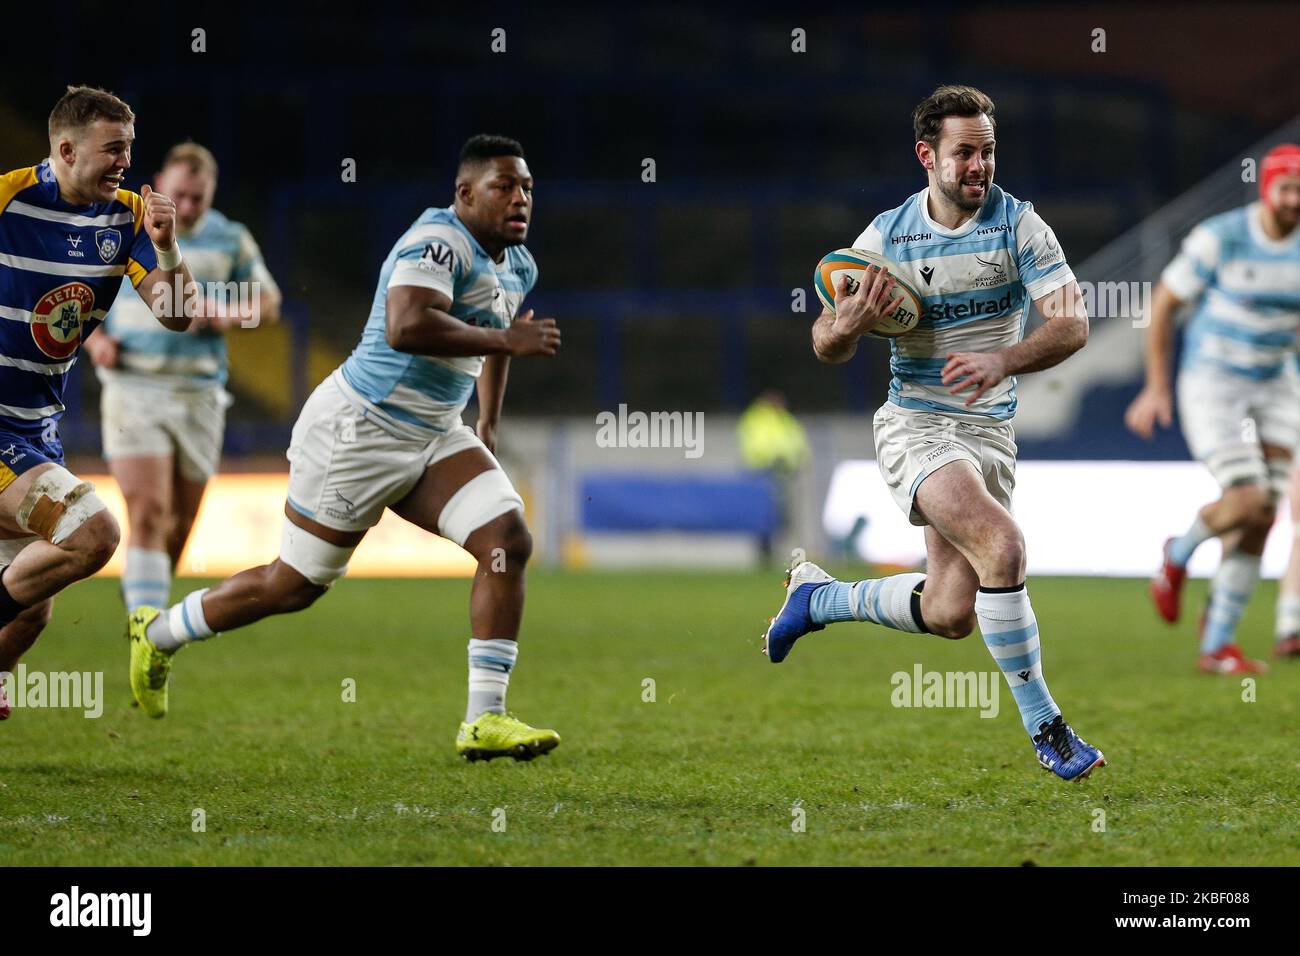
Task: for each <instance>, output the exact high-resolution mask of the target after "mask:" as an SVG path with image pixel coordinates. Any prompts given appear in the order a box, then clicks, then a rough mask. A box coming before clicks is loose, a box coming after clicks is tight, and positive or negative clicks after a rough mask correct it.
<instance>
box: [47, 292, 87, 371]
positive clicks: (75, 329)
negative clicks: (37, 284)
mask: <svg viewBox="0 0 1300 956" xmlns="http://www.w3.org/2000/svg"><path fill="white" fill-rule="evenodd" d="M94 305H95V293H94V292H93V291H92V290H91V288H90V286H88V285H86V284H85V283H83V282H69V283H67V284H66V285H61V286H59V287H58V288H57V289H53V290H51V291H49V292H47V293H45V295H43V296H41V301H39V302H37V303H36V308H34V309H32V338H33V339H35V340H36V346H37V348H39V349H40V350H41V351H42V352H44V353H45V354H46V355H48V356H49V357H50V358H56V359H65V358H67V357H68V356H69V355H71V354H72V353H73V352H75V351H77V346H79V345H80V344H81V328H82V326H83V325H84V324H85V321H86V319H88V318H89V317H90V310H91V309H92V308H93V307H94Z"/></svg>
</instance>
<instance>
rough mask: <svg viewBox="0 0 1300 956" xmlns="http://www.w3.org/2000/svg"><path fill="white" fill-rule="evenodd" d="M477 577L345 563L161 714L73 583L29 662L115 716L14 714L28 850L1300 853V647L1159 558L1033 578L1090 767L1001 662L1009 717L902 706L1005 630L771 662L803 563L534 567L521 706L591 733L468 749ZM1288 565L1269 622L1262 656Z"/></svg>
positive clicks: (1215, 857) (103, 610)
mask: <svg viewBox="0 0 1300 956" xmlns="http://www.w3.org/2000/svg"><path fill="white" fill-rule="evenodd" d="M846 573H847V574H849V575H851V576H855V577H861V576H863V574H862V572H861V570H860V569H859V570H858V571H857V572H846ZM190 583H191V582H181V584H182V585H188V584H190ZM468 588H469V585H468V582H467V581H463V580H452V581H376V580H346V581H343V582H341V583H340V584H339V585H338V586H337V587H336V588H335V589H334V590H333V591H332V592H331V593H330V594H329V595H327V596H326V597H325V598H323V599H322V600H321V601H320V602H319V603H318V604H317V605H316V606H315V607H313V608H311V609H310V610H308V611H306V612H304V613H302V614H298V615H293V616H289V617H283V618H276V619H272V620H269V621H265V622H262V623H261V624H259V625H256V626H254V627H252V628H249V629H247V630H245V631H242V632H235V633H232V634H227V635H225V636H223V637H221V638H219V639H217V640H215V641H212V642H210V643H208V644H206V645H202V646H196V647H192V648H188V649H186V650H184V651H183V652H182V653H181V656H180V657H179V658H178V660H177V663H176V667H175V670H174V672H173V673H174V677H173V685H172V692H171V714H170V715H169V716H168V717H167V718H166V719H165V720H162V721H150V720H149V719H147V718H145V717H144V716H143V715H142V714H141V713H139V712H138V711H136V710H135V709H133V708H132V707H130V706H129V703H130V691H129V689H128V687H127V682H126V662H127V651H126V645H125V641H124V640H123V638H122V620H123V615H122V613H121V611H120V605H119V603H118V598H117V591H116V582H115V581H107V580H101V581H91V582H85V583H83V584H80V585H78V586H76V587H74V588H73V589H72V590H71V591H70V592H68V593H67V594H65V595H64V596H62V597H61V598H60V599H59V601H58V602H57V606H56V610H55V621H54V623H53V624H52V625H51V628H50V629H49V630H48V631H47V632H46V634H45V636H44V637H43V638H42V640H41V641H40V643H38V644H37V646H36V647H35V648H34V650H33V651H32V652H31V653H29V655H28V656H27V658H26V659H25V661H24V663H25V664H26V665H27V667H28V668H29V669H33V670H42V671H68V670H79V671H85V670H92V671H93V670H102V671H103V672H104V692H105V698H106V703H105V705H104V712H103V715H102V716H101V717H100V718H98V719H85V718H84V717H83V716H82V715H81V712H80V711H74V710H66V709H62V710H60V709H22V710H16V711H15V713H14V716H13V718H12V719H10V720H9V721H7V722H6V723H3V724H0V863H3V864H8V865H14V864H19V865H21V864H74V865H103V864H115V865H133V864H163V865H170V864H204V865H227V864H240V865H248V864H280V865H284V864H289V865H299V864H307V865H311V864H370V865H384V864H501V865H526V864H561V865H573V864H741V865H745V864H756V865H769V864H852V865H863V864H873V865H884V864H982V865H1020V864H1025V863H1031V862H1032V863H1034V864H1038V865H1062V864H1118V865H1129V866H1132V865H1143V864H1172V865H1205V864H1218V865H1223V864H1228V865H1235V864H1243V865H1245V864H1252V865H1258V864H1295V863H1297V862H1298V861H1300V817H1298V816H1297V814H1296V812H1295V798H1296V780H1297V778H1298V777H1300V774H1298V772H1297V771H1298V770H1300V755H1298V753H1297V747H1296V741H1297V735H1296V727H1297V725H1298V724H1300V720H1298V718H1300V664H1296V663H1292V664H1289V665H1288V664H1287V663H1286V662H1282V663H1279V664H1275V665H1274V667H1273V669H1272V671H1271V672H1270V673H1268V674H1265V675H1263V676H1262V677H1260V678H1259V680H1258V683H1257V687H1256V690H1255V694H1256V700H1255V701H1254V702H1247V701H1244V700H1243V687H1242V684H1241V681H1240V679H1237V678H1215V677H1209V676H1204V675H1201V674H1198V673H1196V672H1195V670H1194V666H1193V665H1194V661H1195V646H1194V638H1193V637H1192V630H1193V625H1194V619H1195V609H1196V608H1197V607H1198V606H1199V602H1200V601H1201V600H1202V599H1203V595H1204V584H1203V583H1201V582H1194V583H1193V584H1192V585H1191V586H1190V588H1189V590H1190V593H1189V594H1188V595H1187V600H1188V604H1187V608H1188V611H1189V613H1188V618H1189V620H1187V621H1186V622H1185V623H1184V624H1183V625H1181V626H1180V628H1179V629H1178V630H1176V631H1175V630H1171V629H1169V628H1167V627H1166V626H1165V625H1164V624H1162V623H1160V622H1159V621H1157V619H1156V618H1155V615H1154V612H1153V611H1152V610H1151V608H1150V607H1149V605H1148V603H1147V599H1146V595H1145V585H1144V583H1142V582H1136V581H1106V580H1070V579H1039V580H1034V581H1031V582H1030V591H1031V594H1032V596H1033V599H1034V606H1035V610H1036V612H1037V615H1038V619H1039V622H1040V625H1041V627H1042V634H1043V648H1044V665H1045V668H1046V674H1047V677H1048V680H1049V682H1050V686H1051V689H1052V693H1053V694H1054V696H1055V697H1056V700H1057V702H1058V703H1060V704H1061V706H1062V707H1063V708H1064V711H1065V714H1066V718H1067V719H1068V720H1070V721H1071V722H1072V723H1073V724H1074V726H1075V727H1076V729H1077V730H1078V731H1079V732H1080V733H1081V734H1082V735H1083V736H1084V737H1085V739H1087V740H1089V741H1091V742H1092V743H1094V744H1096V745H1097V746H1099V747H1101V748H1102V749H1103V750H1104V751H1105V753H1106V755H1107V758H1108V760H1109V763H1110V766H1108V767H1106V768H1104V769H1102V770H1099V771H1097V772H1096V773H1095V774H1094V775H1093V778H1092V779H1091V780H1088V781H1084V782H1083V783H1081V784H1077V785H1071V784H1065V783H1063V782H1061V781H1059V780H1057V779H1056V778H1055V777H1052V776H1050V775H1048V774H1045V773H1043V772H1041V771H1040V770H1039V769H1038V767H1037V765H1036V762H1035V760H1034V756H1033V752H1032V749H1031V748H1030V746H1029V744H1028V741H1027V739H1026V737H1025V734H1024V731H1023V729H1022V728H1021V726H1020V721H1019V719H1018V717H1017V715H1016V711H1015V705H1014V702H1013V701H1012V699H1011V695H1010V692H1009V691H1008V690H1007V689H1006V686H1005V684H1001V683H1000V681H1001V678H1000V677H999V688H998V689H999V695H1000V696H999V701H1000V706H1001V713H1000V714H999V715H998V716H997V717H996V718H993V719H984V718H981V717H980V716H979V712H978V710H976V709H955V708H949V709H933V708H920V709H911V708H896V707H894V706H893V704H892V703H891V697H892V695H893V694H894V685H893V684H892V683H891V675H893V674H894V673H896V672H900V671H901V672H907V673H909V674H910V673H911V672H913V669H914V667H915V665H916V664H918V663H920V664H921V665H922V666H923V667H924V668H925V669H926V670H928V671H932V670H937V671H950V670H951V671H984V672H992V671H994V667H993V665H992V662H991V659H990V657H989V656H988V653H987V651H986V650H985V648H984V645H983V643H982V642H981V641H980V638H979V636H978V634H976V635H973V636H972V637H970V638H968V639H967V640H965V641H960V642H949V641H944V640H941V639H938V638H934V637H928V636H918V635H903V634H896V633H893V632H888V631H885V630H884V629H881V628H876V627H872V626H870V625H865V624H858V625H855V624H843V625H837V626H835V627H832V628H829V629H827V630H826V631H823V632H820V633H817V634H814V635H811V636H809V637H807V638H805V639H804V640H803V641H801V642H800V645H799V646H798V647H797V648H796V649H795V650H794V652H793V653H792V654H791V656H790V658H789V660H787V661H786V662H785V663H784V664H781V665H780V666H772V665H771V664H769V663H768V662H767V661H766V659H764V658H763V657H762V656H761V655H760V653H759V648H760V645H761V640H760V637H759V635H760V633H761V632H762V630H763V628H764V626H765V622H766V620H767V617H768V616H769V615H771V614H773V613H775V611H776V608H777V607H778V606H779V604H780V599H781V594H782V592H781V588H780V573H779V572H776V573H775V574H770V573H769V574H692V575H684V574H672V573H651V574H599V575H597V574H559V573H551V574H545V573H537V574H533V575H531V576H530V579H529V597H528V610H527V614H526V618H525V630H524V634H523V641H522V647H521V652H520V659H519V665H518V667H517V669H516V671H515V674H514V679H513V682H512V685H511V688H510V707H511V709H512V710H513V711H514V712H516V713H517V714H519V715H520V716H521V717H522V718H523V719H525V720H527V721H529V722H530V723H533V724H536V725H540V726H551V727H555V728H556V729H557V730H559V731H560V734H561V735H562V736H563V738H564V740H563V743H562V745H561V746H560V748H559V749H558V750H557V751H556V752H555V753H553V754H552V755H550V756H549V757H545V758H542V759H539V760H537V761H534V762H533V763H530V764H522V763H515V762H513V761H510V760H500V759H499V760H495V761H493V762H491V763H488V764H483V763H480V764H474V765H470V764H467V763H465V762H463V761H461V760H460V759H458V758H457V757H456V756H455V755H454V752H453V750H452V743H453V738H454V735H455V732H456V727H457V724H458V721H459V719H460V717H461V715H462V713H463V708H464V698H465V656H466V654H465V644H466V641H467V639H468V636H469V635H468V625H467V619H466V614H467V603H468ZM176 593H177V594H179V593H181V589H180V588H179V587H178V588H177V592H176ZM1275 593H1276V592H1275V587H1274V586H1273V585H1271V584H1269V585H1266V586H1265V587H1262V588H1261V590H1260V593H1259V594H1258V595H1257V596H1256V598H1255V600H1254V602H1253V603H1252V605H1251V608H1250V610H1249V613H1248V614H1247V617H1246V620H1245V623H1244V625H1243V631H1242V643H1243V644H1244V646H1245V647H1246V649H1247V651H1248V652H1251V653H1253V654H1255V655H1257V656H1264V655H1265V654H1266V653H1267V652H1268V651H1269V649H1270V648H1271V621H1272V605H1271V602H1272V600H1273V598H1274V596H1275ZM348 678H351V679H352V680H354V681H355V688H356V700H355V702H345V701H344V699H343V697H344V682H345V680H346V679H348ZM647 679H650V680H652V681H653V682H654V683H653V687H652V689H653V697H654V700H653V701H647V700H645V699H644V698H646V697H649V696H651V695H650V690H651V685H648V684H646V680H647ZM199 809H201V810H202V811H203V815H202V816H203V822H204V825H205V827H206V829H205V830H203V831H201V832H196V829H195V827H196V823H195V821H196V819H197V815H196V814H195V811H196V810H199ZM800 823H802V832H798V831H799V829H800V827H799V824H800ZM494 824H495V826H494Z"/></svg>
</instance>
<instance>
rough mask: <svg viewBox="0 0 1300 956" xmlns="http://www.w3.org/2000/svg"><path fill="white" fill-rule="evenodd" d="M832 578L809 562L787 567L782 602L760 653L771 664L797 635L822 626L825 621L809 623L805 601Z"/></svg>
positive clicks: (787, 650)
mask: <svg viewBox="0 0 1300 956" xmlns="http://www.w3.org/2000/svg"><path fill="white" fill-rule="evenodd" d="M834 580H835V579H834V578H833V577H831V576H830V575H829V574H827V573H826V572H825V571H823V570H822V569H821V568H819V567H817V565H815V564H813V563H812V562H811V561H801V562H799V563H798V564H796V565H795V566H794V567H793V568H791V569H790V571H789V577H787V578H786V581H785V603H784V604H782V605H781V610H780V611H778V612H777V615H776V617H774V618H772V620H771V623H770V624H769V625H768V628H767V633H766V634H764V635H763V653H764V654H766V655H767V659H768V660H770V661H771V662H772V663H773V664H780V663H781V662H782V661H783V660H785V657H786V655H787V654H789V653H790V648H792V647H794V642H795V641H797V640H799V638H801V637H803V636H804V635H805V634H808V633H810V632H812V631H820V630H822V629H823V628H825V627H826V625H825V624H814V623H813V619H812V617H811V616H810V613H809V611H810V608H809V601H810V600H811V598H812V595H813V592H814V591H816V590H817V589H818V588H819V587H821V586H822V585H823V584H829V583H830V582H831V581H834Z"/></svg>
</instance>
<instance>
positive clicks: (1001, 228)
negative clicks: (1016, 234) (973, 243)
mask: <svg viewBox="0 0 1300 956" xmlns="http://www.w3.org/2000/svg"><path fill="white" fill-rule="evenodd" d="M1010 231H1011V226H1010V224H1008V223H1005V222H1004V223H1001V224H1000V225H996V226H985V227H984V228H983V229H976V230H975V235H977V236H987V235H988V234H989V233H991V232H1010Z"/></svg>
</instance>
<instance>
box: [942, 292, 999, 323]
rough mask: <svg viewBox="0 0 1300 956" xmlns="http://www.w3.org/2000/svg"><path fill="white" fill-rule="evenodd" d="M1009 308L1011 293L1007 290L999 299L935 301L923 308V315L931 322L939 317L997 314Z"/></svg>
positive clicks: (960, 317)
mask: <svg viewBox="0 0 1300 956" xmlns="http://www.w3.org/2000/svg"><path fill="white" fill-rule="evenodd" d="M1010 308H1011V293H1010V292H1007V293H1005V294H1003V296H1002V297H1001V298H999V299H967V300H966V301H965V302H963V303H961V304H960V305H954V304H953V303H951V302H936V303H935V304H934V305H932V306H929V307H928V308H927V309H926V310H925V317H926V318H927V319H929V320H930V321H931V322H934V321H938V320H939V319H965V318H968V317H970V316H973V315H998V314H1000V313H1002V312H1006V311H1007V310H1008V309H1010Z"/></svg>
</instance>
